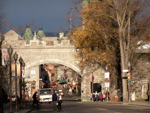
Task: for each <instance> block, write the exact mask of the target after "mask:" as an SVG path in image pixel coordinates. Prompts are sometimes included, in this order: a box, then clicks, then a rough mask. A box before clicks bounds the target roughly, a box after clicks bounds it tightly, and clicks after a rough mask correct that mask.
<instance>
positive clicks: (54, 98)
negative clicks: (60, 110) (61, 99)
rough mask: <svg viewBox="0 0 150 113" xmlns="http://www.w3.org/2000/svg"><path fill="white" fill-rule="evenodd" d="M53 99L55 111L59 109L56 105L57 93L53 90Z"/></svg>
mask: <svg viewBox="0 0 150 113" xmlns="http://www.w3.org/2000/svg"><path fill="white" fill-rule="evenodd" d="M52 101H53V109H54V112H56V111H57V107H56V103H57V95H56V93H55V91H53V95H52Z"/></svg>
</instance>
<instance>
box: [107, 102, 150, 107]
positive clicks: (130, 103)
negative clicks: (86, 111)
mask: <svg viewBox="0 0 150 113" xmlns="http://www.w3.org/2000/svg"><path fill="white" fill-rule="evenodd" d="M105 103H110V104H124V105H136V106H147V107H150V104H149V102H148V101H132V102H115V101H108V102H105Z"/></svg>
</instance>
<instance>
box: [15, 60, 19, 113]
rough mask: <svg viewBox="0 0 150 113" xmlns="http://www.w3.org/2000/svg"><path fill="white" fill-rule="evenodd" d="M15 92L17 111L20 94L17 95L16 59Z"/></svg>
mask: <svg viewBox="0 0 150 113" xmlns="http://www.w3.org/2000/svg"><path fill="white" fill-rule="evenodd" d="M15 93H16V95H15V96H16V109H15V111H18V98H17V97H18V96H17V63H16V60H15Z"/></svg>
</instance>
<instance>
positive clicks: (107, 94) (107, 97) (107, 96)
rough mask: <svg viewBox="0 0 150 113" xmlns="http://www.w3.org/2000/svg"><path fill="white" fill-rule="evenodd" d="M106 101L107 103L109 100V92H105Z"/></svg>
mask: <svg viewBox="0 0 150 113" xmlns="http://www.w3.org/2000/svg"><path fill="white" fill-rule="evenodd" d="M106 100H107V101H109V100H110V94H109V92H106Z"/></svg>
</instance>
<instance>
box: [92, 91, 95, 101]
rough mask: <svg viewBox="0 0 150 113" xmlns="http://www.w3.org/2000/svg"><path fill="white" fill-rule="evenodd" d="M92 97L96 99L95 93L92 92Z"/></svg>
mask: <svg viewBox="0 0 150 113" xmlns="http://www.w3.org/2000/svg"><path fill="white" fill-rule="evenodd" d="M92 98H93V101H95V100H96V98H95V93H93V94H92Z"/></svg>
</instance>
